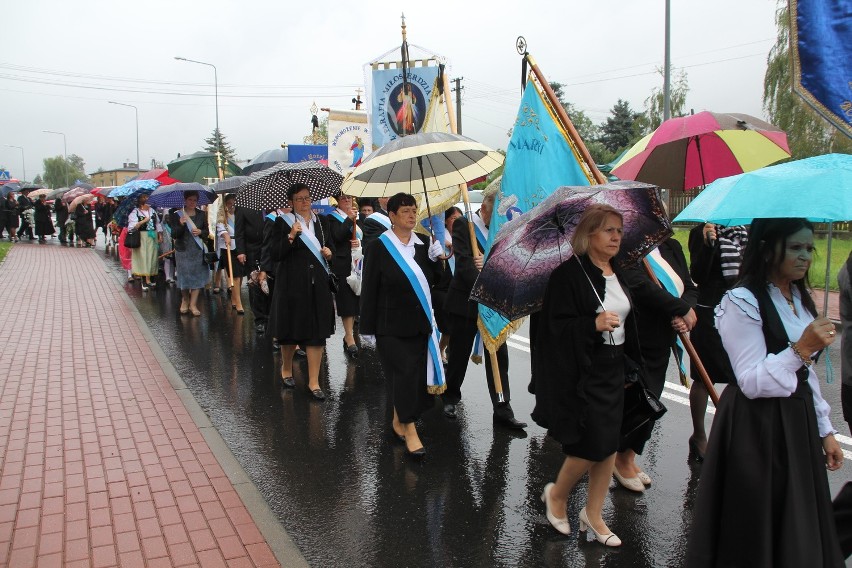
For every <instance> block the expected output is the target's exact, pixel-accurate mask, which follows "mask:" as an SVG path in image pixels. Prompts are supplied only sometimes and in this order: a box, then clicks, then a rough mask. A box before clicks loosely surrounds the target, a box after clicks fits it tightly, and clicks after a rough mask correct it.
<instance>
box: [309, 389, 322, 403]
mask: <svg viewBox="0 0 852 568" xmlns="http://www.w3.org/2000/svg"><path fill="white" fill-rule="evenodd" d="M308 392H310V393H311V396H312V397H314V400H325V393H324V392H322V389H314V390H311V389H308Z"/></svg>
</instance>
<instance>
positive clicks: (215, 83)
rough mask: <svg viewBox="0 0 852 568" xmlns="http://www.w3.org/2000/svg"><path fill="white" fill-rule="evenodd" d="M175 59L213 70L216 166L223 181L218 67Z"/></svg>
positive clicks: (185, 59) (180, 58)
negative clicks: (205, 66)
mask: <svg viewBox="0 0 852 568" xmlns="http://www.w3.org/2000/svg"><path fill="white" fill-rule="evenodd" d="M175 59H177V60H178V61H186V62H187V63H197V64H199V65H207V66H208V67H212V68H213V93H214V97H215V99H214V100H215V104H216V166H217V169H218V170H219V179H220V180H221V179H222V177H223V176H222V155H221V153H220V152H219V140H220V137H221V135H222V134H221V133H220V132H219V74H218V73H217V71H216V66H215V65H213V64H212V63H205V62H204V61H196V60H195V59H187V58H186V57H177V56H175Z"/></svg>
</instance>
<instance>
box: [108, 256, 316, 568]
mask: <svg viewBox="0 0 852 568" xmlns="http://www.w3.org/2000/svg"><path fill="white" fill-rule="evenodd" d="M97 252H98V253H101V252H103V251H101V250H98V251H97ZM98 258H99V259H100V261H101V262H102V263H103V264H104V268H105V269H106V272H107V274H109V275H110V276H113V277H115V274H113V272H114V271H113V267H111V266H110V265H109V264H107V261H106V259H105V258H104V257H103V256H101V255H100V254H99V255H98ZM121 273H122V274H123V271H121ZM121 280H122V279H118V278H114V281H115V283H116V285H117V286H118V287H119V288H120V289H121V298H122V300H123V301H124V303H125V305H126V306H127V307H128V309H129V310H130V313H131V315H132V316H133V319H134V321H135V322H136V325H137V326H138V327H139V330H140V331H141V332H142V336H143V337H144V338H145V342H146V343H148V346H149V347H150V348H151V352H152V353H153V354H154V358H156V360H157V362H158V363H159V364H160V367H162V369H163V372H164V373H165V375H166V377H167V378H168V380H169V383H170V384H171V385H172V388H174V389H175V392H176V393H177V395H178V397H179V398H180V399H181V401H182V402H183V404H184V406H185V407H186V410H187V412H188V413H189V415H190V416H191V417H192V420H193V422H195V425H196V426H198V430H199V431H200V432H201V435H202V436H204V441H205V442H207V445H208V446H209V447H210V451H212V452H213V455H214V456H216V459H217V460H218V462H219V465H220V466H221V467H222V469H223V470H224V471H225V474H226V475H227V476H228V479H229V480H230V482H231V484H232V485H233V486H234V490H236V492H237V494H238V495H239V496H240V499H242V501H243V504H244V505H245V507H246V509H247V510H248V512H249V514H250V515H251V517H252V519H253V520H254V522H255V524H256V525H257V528H258V530H260V533H261V534H262V535H263V537H264V538H265V539H266V542H267V544H268V545H269V548H270V549H271V550H272V553H273V554H274V555H275V558H276V559H277V560H278V562H279V564H281V566H285V567H287V568H291V567H292V568H308V566H309V564H308V562H307V560H305V557H304V556H302V553H301V551H300V550H299V547H298V546H296V543H295V542H293V539H292V538H290V535H289V534H287V531H286V530H284V527H283V526H282V525H281V523H280V522H279V521H278V518H277V517H276V516H275V513H273V512H272V509H270V508H269V504H268V503H267V502H266V499H265V498H264V497H263V495H262V494H261V492H260V491H259V490H258V489H257V486H256V485H255V484H254V482H252V480H251V478H249V476H248V474H247V473H246V471H245V470H244V469H243V467H242V465H240V463H239V461H237V458H236V457H234V454H233V453H232V452H231V449H230V448H229V447H228V445H227V443H225V440H224V439H223V438H222V436H221V435H220V434H219V431H218V430H216V427H215V426H214V425H213V423H212V422H210V418H209V417H208V416H207V414H206V413H205V412H204V409H202V408H201V406H200V405H199V404H198V401H196V400H195V397H194V396H193V395H192V392H191V391H190V390H189V389H188V388H187V386H186V383H184V382H183V379H181V378H180V375H179V374H178V372H177V370H176V369H175V368H174V366H173V365H172V364H171V362H170V361H169V359H168V357H166V354H165V352H163V350H162V348H161V347H160V344H159V343H158V342H157V340H156V339H155V338H154V335H153V334H152V333H151V330H150V328H149V327H148V324H147V323H145V320H144V319H143V318H142V314H140V313H139V310H138V309H136V305H135V304H134V303H133V300H131V299H130V297H129V296H128V295H127V293H126V292H125V291H124V285H123V282H122V281H121Z"/></svg>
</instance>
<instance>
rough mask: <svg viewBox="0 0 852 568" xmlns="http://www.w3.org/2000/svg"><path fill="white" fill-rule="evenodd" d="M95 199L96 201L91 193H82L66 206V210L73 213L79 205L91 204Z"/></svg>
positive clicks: (95, 197)
mask: <svg viewBox="0 0 852 568" xmlns="http://www.w3.org/2000/svg"><path fill="white" fill-rule="evenodd" d="M96 199H97V196H94V195H92V194H91V193H84V194H83V195H79V196H77V197H75V198H74V200H73V201H71V204H70V205H68V209H69V210H71V211H73V210H74V209H76V208H77V206H78V205H80V204H81V203H91V202H92V201H94V200H96Z"/></svg>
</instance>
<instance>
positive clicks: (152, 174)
mask: <svg viewBox="0 0 852 568" xmlns="http://www.w3.org/2000/svg"><path fill="white" fill-rule="evenodd" d="M139 179H153V180H156V181H158V182H160V185H171V184H173V183H178V180H176V179H173V178H171V177H169V170H167V169H165V168H154V169H153V170H148V171H147V172H142V173H141V174H139V175H138V176H136V177H134V178H133V180H139ZM133 180H131V181H133Z"/></svg>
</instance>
